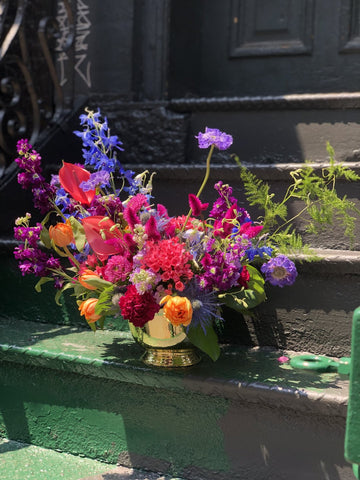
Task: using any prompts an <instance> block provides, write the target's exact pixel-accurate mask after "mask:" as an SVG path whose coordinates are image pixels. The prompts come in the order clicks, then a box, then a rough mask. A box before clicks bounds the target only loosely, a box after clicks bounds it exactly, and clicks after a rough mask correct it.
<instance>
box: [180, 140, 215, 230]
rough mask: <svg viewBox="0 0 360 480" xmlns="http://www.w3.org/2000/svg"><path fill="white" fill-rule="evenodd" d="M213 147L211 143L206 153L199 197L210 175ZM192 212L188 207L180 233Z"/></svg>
mask: <svg viewBox="0 0 360 480" xmlns="http://www.w3.org/2000/svg"><path fill="white" fill-rule="evenodd" d="M214 148H215V145H214V144H213V145H211V147H210V150H209V153H208V156H207V159H206V172H205V177H204V180H203V182H202V184H201V186H200V188H199V191H198V193H197V194H196V196H197V197H200V195H201V193H202V191H203V190H204V188H205V185H206V184H207V181H208V180H209V175H210V160H211V157H212V154H213V152H214ZM191 214H192V209H191V208H190V210H189V213H188V214H187V217H186V219H185V222H184V225H183V227H182V229H181V231H180V233H182V232H183V231H184V230H185V227H186V224H187V222H188V221H189V218H190V215H191Z"/></svg>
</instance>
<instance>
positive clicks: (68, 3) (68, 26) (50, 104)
mask: <svg viewBox="0 0 360 480" xmlns="http://www.w3.org/2000/svg"><path fill="white" fill-rule="evenodd" d="M59 10H61V12H62V17H61V18H62V22H63V25H62V28H61V30H60V28H59V22H58V20H57V12H58V11H59ZM75 11H76V0H31V1H29V0H0V177H1V176H2V175H3V174H4V172H5V170H6V167H8V166H9V164H10V163H11V161H12V159H13V157H14V153H15V145H16V141H17V140H18V139H19V138H21V137H26V138H28V139H29V140H30V142H31V143H34V142H36V140H37V139H38V137H39V135H40V134H41V132H42V131H44V130H45V128H47V127H48V126H49V125H52V124H56V123H57V122H58V121H59V120H60V118H61V116H62V115H63V114H64V113H65V111H66V110H67V109H69V108H70V109H71V107H72V105H71V104H72V102H73V98H69V96H68V95H67V98H66V99H65V98H64V94H63V90H62V86H61V85H60V81H59V75H58V71H57V65H56V62H55V60H56V55H59V54H61V53H63V52H66V51H70V50H71V48H72V46H73V43H74V35H75V23H74V17H75V14H74V12H75ZM64 27H65V28H64ZM68 57H70V58H71V54H69V55H68Z"/></svg>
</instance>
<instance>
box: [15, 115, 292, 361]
mask: <svg viewBox="0 0 360 480" xmlns="http://www.w3.org/2000/svg"><path fill="white" fill-rule="evenodd" d="M80 124H81V126H82V127H83V130H82V131H76V132H74V133H75V134H76V135H77V136H79V137H80V138H81V140H82V142H83V158H84V165H78V164H71V163H66V162H63V165H62V167H61V168H60V170H59V172H58V175H53V176H52V179H51V182H50V183H48V182H46V180H45V178H44V176H43V174H42V169H41V157H40V155H39V154H38V153H37V152H36V150H34V149H33V147H32V146H31V145H30V144H29V143H28V141H27V140H20V141H19V142H18V144H17V150H18V155H19V156H18V158H17V159H16V160H15V161H16V163H17V164H18V166H19V168H20V170H21V172H20V173H19V174H18V181H19V183H20V184H21V185H22V186H23V187H24V188H30V189H32V193H33V198H34V206H35V207H37V208H38V209H39V210H40V212H41V213H42V214H44V215H45V217H44V219H43V221H42V222H41V223H37V224H36V225H35V226H30V220H31V215H30V214H28V213H27V214H26V215H25V216H24V217H22V218H18V219H17V220H16V226H15V229H14V231H15V238H16V240H18V241H19V245H18V246H17V247H16V248H15V252H14V254H15V258H16V259H17V260H18V262H19V267H20V270H21V272H22V274H23V275H25V274H32V275H35V276H37V277H39V281H38V283H37V285H36V290H37V291H41V287H42V285H43V284H44V283H46V282H53V285H54V287H55V289H56V297H55V299H56V302H57V303H59V299H60V296H61V294H62V293H63V292H64V291H66V290H72V291H73V292H72V293H73V295H74V296H75V298H76V301H77V304H78V307H79V311H80V314H81V315H83V316H84V317H85V319H86V321H87V322H88V324H89V326H90V327H91V328H92V329H93V330H96V328H99V327H100V328H102V327H103V324H104V319H105V317H107V316H114V315H121V316H122V317H123V318H124V319H126V320H128V321H129V322H131V323H132V324H133V325H135V326H136V327H143V326H144V325H145V324H146V323H147V322H149V321H151V320H152V319H153V318H154V315H155V314H156V313H157V312H159V310H160V309H163V312H164V315H165V316H166V318H167V319H168V321H169V322H170V323H172V324H173V325H182V326H183V328H184V329H185V331H186V334H187V337H188V339H189V340H190V341H191V342H192V343H193V344H194V345H196V346H198V347H199V348H201V349H202V350H203V351H205V352H206V353H207V354H208V355H209V356H210V357H211V358H213V359H214V360H216V359H217V357H218V356H219V346H218V340H217V336H216V333H215V330H214V324H215V323H217V322H222V321H223V319H222V317H221V307H222V305H228V306H230V307H231V308H233V309H235V310H237V311H239V312H248V311H249V310H251V309H252V308H254V307H256V306H257V305H258V304H260V303H261V302H263V301H264V300H265V299H266V295H265V290H264V285H265V282H269V283H270V284H273V285H277V286H279V287H284V286H287V285H292V284H293V283H294V281H295V279H296V276H297V271H296V268H295V265H294V263H293V262H292V261H291V260H290V259H289V258H288V257H287V256H285V255H284V254H282V253H279V250H277V248H276V245H272V244H270V243H269V238H271V237H269V236H267V235H264V234H263V225H262V224H259V223H256V222H253V221H252V219H251V218H250V215H249V213H248V212H247V211H246V210H245V209H244V208H243V207H241V206H239V204H238V200H237V199H236V198H235V197H234V196H233V191H232V188H231V187H230V186H229V185H225V184H223V182H222V181H218V182H217V183H216V184H215V190H216V192H217V199H216V201H215V202H214V203H213V205H209V204H208V203H203V200H202V199H201V194H202V191H203V189H204V187H205V184H206V182H207V180H208V177H209V170H210V160H211V156H212V154H213V151H214V149H219V150H226V149H227V148H229V147H230V145H231V144H232V141H233V139H232V137H231V136H230V135H228V134H226V133H224V132H221V131H219V130H217V129H212V128H206V129H205V132H204V133H201V132H200V133H199V134H198V136H197V137H196V138H197V141H198V145H199V148H201V149H208V155H207V161H206V175H205V178H204V181H203V183H202V185H201V187H200V189H199V191H198V192H197V193H196V194H194V193H190V194H189V195H188V199H189V211H188V213H187V215H182V216H177V217H174V216H171V215H170V213H169V212H168V211H167V209H166V207H165V206H164V205H161V204H156V203H155V202H154V200H153V196H152V183H153V175H150V174H149V173H148V172H147V171H145V172H143V173H141V174H139V175H135V174H134V172H132V171H129V170H125V169H124V168H123V166H122V165H121V163H120V161H119V160H118V156H119V153H120V152H121V151H122V150H123V148H122V143H121V142H120V141H119V139H118V137H117V136H115V135H111V134H110V130H109V127H108V123H107V120H106V118H105V119H103V118H102V117H101V114H100V112H99V111H98V112H92V111H90V110H86V114H83V115H81V116H80ZM205 212H208V213H207V214H205Z"/></svg>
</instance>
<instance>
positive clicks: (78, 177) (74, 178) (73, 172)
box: [59, 162, 95, 205]
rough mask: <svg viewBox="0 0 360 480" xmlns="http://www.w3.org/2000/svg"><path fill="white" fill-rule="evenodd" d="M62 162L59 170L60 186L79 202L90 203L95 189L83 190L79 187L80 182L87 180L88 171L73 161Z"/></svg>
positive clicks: (88, 176)
mask: <svg viewBox="0 0 360 480" xmlns="http://www.w3.org/2000/svg"><path fill="white" fill-rule="evenodd" d="M63 163H64V164H63V166H62V167H61V168H60V170H59V180H60V184H61V186H62V187H63V189H64V190H66V191H67V192H68V193H70V195H71V196H72V197H73V198H74V199H75V200H77V201H78V202H80V203H81V204H84V205H90V203H91V201H92V199H93V198H94V196H95V190H89V191H87V192H84V190H82V189H81V188H80V183H81V182H87V181H88V180H89V178H90V172H88V171H87V170H85V169H84V168H81V167H79V166H77V165H74V164H73V163H66V162H63Z"/></svg>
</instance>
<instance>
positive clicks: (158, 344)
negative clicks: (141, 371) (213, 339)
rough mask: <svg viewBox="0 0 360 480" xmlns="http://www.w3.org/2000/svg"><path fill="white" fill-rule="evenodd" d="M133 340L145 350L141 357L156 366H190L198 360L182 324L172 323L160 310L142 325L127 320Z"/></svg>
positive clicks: (195, 350)
mask: <svg viewBox="0 0 360 480" xmlns="http://www.w3.org/2000/svg"><path fill="white" fill-rule="evenodd" d="M129 326H130V332H131V334H132V336H133V337H134V340H135V341H136V342H137V343H138V344H139V345H141V346H142V347H143V348H144V349H145V352H144V354H143V355H142V357H141V359H142V361H143V362H144V363H146V364H147V365H153V366H156V367H190V366H192V365H196V364H197V363H199V362H200V360H201V357H200V355H199V353H198V351H197V349H196V347H195V346H194V345H193V344H192V343H191V342H190V341H189V339H188V338H187V336H186V333H185V330H184V327H183V326H182V325H179V326H175V325H172V324H171V323H170V322H169V321H168V319H167V318H166V317H165V315H164V313H163V311H162V310H160V312H158V313H156V314H155V317H154V318H153V320H150V321H149V322H147V323H146V324H145V325H144V327H135V326H134V325H133V324H132V323H131V322H129Z"/></svg>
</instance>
